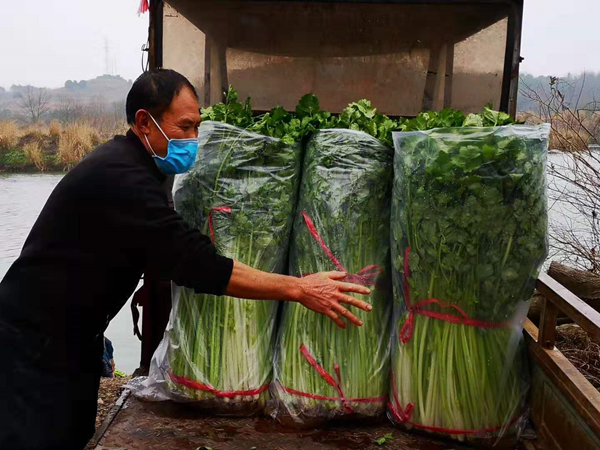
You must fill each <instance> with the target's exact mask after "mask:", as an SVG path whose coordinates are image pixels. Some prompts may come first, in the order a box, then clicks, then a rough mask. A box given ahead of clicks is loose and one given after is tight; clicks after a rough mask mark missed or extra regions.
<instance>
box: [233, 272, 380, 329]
mask: <svg viewBox="0 0 600 450" xmlns="http://www.w3.org/2000/svg"><path fill="white" fill-rule="evenodd" d="M345 277H346V274H345V273H344V272H320V273H315V274H313V275H308V276H306V277H303V278H296V277H290V276H287V275H278V274H275V273H267V272H262V271H260V270H256V269H253V268H251V267H249V266H247V265H245V264H242V263H241V262H239V261H234V262H233V272H232V273H231V278H230V279H229V284H228V285H227V291H226V294H227V295H229V296H231V297H238V298H248V299H255V300H285V301H291V302H298V303H300V304H302V305H304V306H305V307H307V308H308V309H310V310H312V311H315V312H317V313H319V314H324V315H326V316H327V317H329V318H331V320H333V321H334V322H335V323H336V324H337V325H338V326H340V327H342V328H346V322H344V321H343V320H342V317H344V318H346V319H347V320H348V321H350V323H353V324H355V325H358V326H360V325H362V322H361V321H360V319H359V318H358V317H356V316H355V315H354V314H352V313H351V312H350V311H348V309H347V308H346V307H345V306H343V305H342V303H344V304H346V305H352V306H356V307H357V308H360V309H362V310H364V311H371V309H372V308H371V305H369V304H368V303H366V302H363V301H361V300H358V299H356V298H354V297H352V296H350V295H346V293H348V292H354V293H356V294H364V295H367V294H369V293H371V290H370V289H369V288H367V287H364V286H360V285H358V284H352V283H345V282H343V281H341V280H343V279H344V278H345ZM340 316H341V317H340Z"/></svg>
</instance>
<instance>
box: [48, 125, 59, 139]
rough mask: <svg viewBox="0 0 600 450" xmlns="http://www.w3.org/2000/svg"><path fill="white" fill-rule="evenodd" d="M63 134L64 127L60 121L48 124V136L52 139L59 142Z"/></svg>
mask: <svg viewBox="0 0 600 450" xmlns="http://www.w3.org/2000/svg"><path fill="white" fill-rule="evenodd" d="M61 133H62V125H61V123H60V122H59V121H58V120H52V121H51V122H50V123H49V124H48V134H49V135H50V137H51V138H52V139H55V140H58V139H59V138H60V134H61Z"/></svg>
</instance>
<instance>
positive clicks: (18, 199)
mask: <svg viewBox="0 0 600 450" xmlns="http://www.w3.org/2000/svg"><path fill="white" fill-rule="evenodd" d="M563 158H564V157H563V155H559V154H551V155H550V157H549V162H555V163H558V162H560V161H563ZM62 176H63V175H61V174H35V175H32V174H18V175H0V279H2V278H3V277H4V274H5V273H6V272H7V271H8V268H9V267H10V265H11V264H12V262H13V261H14V260H15V259H16V258H17V257H18V256H19V253H20V251H21V247H22V246H23V243H24V242H25V239H26V238H27V234H28V233H29V230H30V229H31V227H32V226H33V224H34V222H35V220H36V218H37V216H38V214H39V213H40V211H41V209H42V207H43V206H44V204H45V202H46V200H47V199H48V196H49V195H50V193H51V192H52V189H54V186H56V184H57V183H58V182H59V181H60V179H61V178H62ZM550 181H551V180H550ZM551 205H552V208H551V210H550V219H551V220H550V221H551V222H552V221H554V223H564V221H565V211H567V212H570V211H569V209H568V205H566V204H563V205H561V204H560V202H551ZM557 253H558V255H557ZM551 256H552V257H554V258H556V257H557V256H560V251H558V252H557V250H556V249H554V251H553V252H551ZM106 337H108V338H109V339H110V340H111V341H112V342H113V345H114V347H115V362H116V365H117V368H118V369H120V370H122V371H124V372H126V373H131V372H133V371H134V370H135V369H136V368H137V366H138V363H139V359H140V349H141V345H140V342H139V340H138V338H137V337H135V336H134V335H133V325H132V319H131V312H130V309H129V303H127V304H126V306H125V307H124V308H123V309H121V311H120V312H119V314H117V316H116V317H115V318H114V319H113V320H112V322H111V323H110V325H109V327H108V329H107V330H106Z"/></svg>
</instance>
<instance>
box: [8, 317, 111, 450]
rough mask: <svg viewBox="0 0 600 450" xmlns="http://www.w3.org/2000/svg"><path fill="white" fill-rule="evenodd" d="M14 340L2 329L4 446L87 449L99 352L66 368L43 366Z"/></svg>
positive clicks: (38, 449)
mask: <svg viewBox="0 0 600 450" xmlns="http://www.w3.org/2000/svg"><path fill="white" fill-rule="evenodd" d="M10 341H11V339H10V338H7V335H6V334H4V335H3V333H2V330H1V329H0V350H2V352H3V353H4V354H2V353H0V358H2V360H3V363H2V365H0V449H2V450H5V449H6V450H59V449H60V450H82V449H83V448H84V447H85V445H86V444H87V442H88V440H89V439H90V438H91V437H92V436H93V434H94V430H95V419H96V407H97V399H98V386H99V382H100V368H101V352H100V350H99V349H98V350H96V349H91V352H92V353H93V355H94V356H92V355H90V361H81V360H79V361H77V360H72V361H69V364H68V368H67V370H64V371H56V370H44V367H43V366H42V367H40V364H39V358H35V357H34V358H32V356H35V355H32V352H31V351H26V348H25V347H24V346H19V345H17V346H14V344H16V343H15V342H13V347H10V346H9V345H7V343H9V342H10ZM20 341H21V342H22V340H20ZM96 358H97V359H96ZM94 360H95V361H96V362H97V363H94V362H93V361H94ZM53 369H54V368H53Z"/></svg>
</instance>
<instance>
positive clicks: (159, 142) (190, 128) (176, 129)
mask: <svg viewBox="0 0 600 450" xmlns="http://www.w3.org/2000/svg"><path fill="white" fill-rule="evenodd" d="M155 119H156V121H157V122H158V124H159V125H160V127H161V128H162V130H163V131H164V132H165V134H166V135H167V137H168V138H169V139H190V138H197V137H198V127H199V126H200V121H201V118H200V112H199V107H198V101H197V100H196V97H194V94H193V93H192V91H191V89H189V88H187V87H184V88H183V89H182V90H181V91H180V92H179V94H177V95H176V96H175V97H174V98H173V101H172V102H171V104H170V105H169V107H168V108H167V110H166V111H165V112H164V113H163V114H162V117H161V118H160V119H158V117H155ZM144 122H145V123H144V125H145V126H146V127H147V128H146V129H147V130H148V133H145V134H146V135H147V137H148V141H150V145H152V149H153V150H154V152H155V153H156V154H157V155H158V156H160V157H165V156H166V155H167V145H168V142H167V140H166V139H165V137H164V136H163V134H162V133H161V132H160V130H159V129H158V127H157V126H156V125H155V124H154V122H153V121H152V119H150V117H148V118H147V121H146V120H144ZM142 132H144V130H142Z"/></svg>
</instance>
